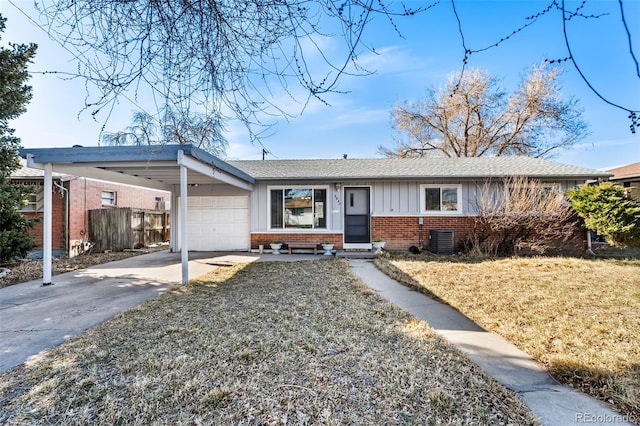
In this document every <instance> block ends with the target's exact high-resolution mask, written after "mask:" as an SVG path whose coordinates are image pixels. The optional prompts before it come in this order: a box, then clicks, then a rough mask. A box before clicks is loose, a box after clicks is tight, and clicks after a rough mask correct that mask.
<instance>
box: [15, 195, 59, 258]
mask: <svg viewBox="0 0 640 426" xmlns="http://www.w3.org/2000/svg"><path fill="white" fill-rule="evenodd" d="M51 209H52V212H53V217H52V220H51V249H52V250H66V249H67V248H66V247H65V240H64V197H63V195H62V194H61V193H60V191H59V190H57V189H54V190H53V199H52V200H51ZM22 214H23V215H24V216H26V217H28V218H29V219H40V222H38V223H36V225H35V226H34V227H33V228H32V229H31V230H29V235H31V236H32V237H33V238H34V240H35V242H36V247H35V248H36V249H39V250H42V248H43V246H42V239H43V234H44V231H43V227H44V224H43V220H44V213H43V212H28V211H23V212H22Z"/></svg>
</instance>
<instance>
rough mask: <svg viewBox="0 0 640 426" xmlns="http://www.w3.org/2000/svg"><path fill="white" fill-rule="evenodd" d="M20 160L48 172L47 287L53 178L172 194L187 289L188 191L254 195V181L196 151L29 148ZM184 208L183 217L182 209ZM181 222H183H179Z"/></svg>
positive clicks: (174, 243)
mask: <svg viewBox="0 0 640 426" xmlns="http://www.w3.org/2000/svg"><path fill="white" fill-rule="evenodd" d="M20 155H21V156H22V157H23V158H26V159H27V166H28V167H32V168H35V169H41V170H44V220H43V232H44V235H43V254H44V262H43V281H42V283H43V285H49V284H52V281H51V270H52V268H51V262H52V244H51V243H52V215H53V212H52V198H53V195H52V194H53V191H52V189H53V186H52V185H53V179H52V174H53V172H54V171H55V172H60V173H65V174H69V175H73V176H80V177H87V178H92V179H99V180H104V181H110V182H116V183H122V184H127V185H135V186H141V187H145V188H152V189H158V190H163V191H169V192H171V198H172V202H171V228H172V229H177V230H178V232H177V234H178V235H179V239H178V236H177V235H176V233H174V232H172V236H171V243H170V248H171V250H172V251H176V248H177V247H179V248H180V251H181V255H182V256H181V260H182V284H187V283H188V281H189V269H188V262H189V247H188V229H187V228H188V222H187V217H188V209H187V206H188V202H187V201H188V193H189V187H192V188H195V187H200V188H202V187H210V188H211V190H212V191H213V190H214V189H215V185H218V186H220V184H226V185H229V186H231V187H234V188H238V189H242V190H245V191H252V190H253V186H254V184H255V179H254V178H253V177H251V176H249V175H248V174H246V173H244V172H242V171H241V170H239V169H237V168H235V167H233V166H231V165H230V164H228V163H226V162H224V161H222V160H220V159H219V158H217V157H215V156H213V155H211V154H209V153H207V152H205V151H203V150H201V149H198V148H196V147H194V146H192V145H149V146H123V147H119V146H107V147H104V146H98V147H81V146H74V147H72V148H24V149H22V150H20ZM178 197H179V199H180V202H179V206H180V209H179V213H180V214H179V215H178V214H177V213H178V210H177V204H178V203H176V202H175V201H176V200H177V199H178ZM177 216H179V220H177V219H176V217H177Z"/></svg>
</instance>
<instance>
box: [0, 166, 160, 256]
mask: <svg viewBox="0 0 640 426" xmlns="http://www.w3.org/2000/svg"><path fill="white" fill-rule="evenodd" d="M11 182H12V183H16V184H22V185H28V186H32V187H34V192H33V194H31V195H30V196H29V198H28V199H27V200H25V201H26V202H25V204H23V205H22V206H21V208H20V211H21V212H22V214H23V215H25V216H27V217H30V218H40V219H41V218H43V217H44V171H43V170H39V169H35V168H31V167H27V165H26V161H23V162H22V167H21V168H20V169H18V170H16V171H15V172H13V173H12V174H11ZM170 198H171V193H170V192H168V191H158V190H155V189H148V188H144V187H140V186H132V185H126V184H120V183H114V182H108V181H103V180H97V179H90V178H87V177H82V176H73V175H68V174H64V173H53V174H52V213H53V215H52V239H51V246H52V250H54V251H56V252H57V253H60V254H64V253H66V254H68V255H69V256H70V257H73V256H75V255H77V254H79V253H81V252H82V251H83V244H85V243H86V242H87V241H89V235H88V234H89V212H90V211H91V210H97V209H111V208H119V207H131V208H135V209H141V210H165V209H169V208H170V206H169V201H170ZM42 227H43V222H42V221H40V222H39V223H37V224H36V226H35V227H34V228H33V230H32V232H31V234H32V235H33V237H34V238H35V240H36V244H37V246H36V249H42V245H43V229H42Z"/></svg>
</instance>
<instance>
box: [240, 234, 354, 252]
mask: <svg viewBox="0 0 640 426" xmlns="http://www.w3.org/2000/svg"><path fill="white" fill-rule="evenodd" d="M273 240H280V241H281V242H282V243H285V242H287V241H291V242H293V241H296V242H298V241H300V242H317V243H323V242H325V241H331V242H332V243H333V248H334V249H335V250H341V249H342V234H325V233H322V234H307V233H304V234H293V233H286V232H283V233H281V234H280V233H279V234H275V233H269V234H264V233H262V234H261V233H255V234H251V248H252V249H256V250H257V249H258V246H260V245H263V246H264V247H265V248H269V244H270V243H271V241H273Z"/></svg>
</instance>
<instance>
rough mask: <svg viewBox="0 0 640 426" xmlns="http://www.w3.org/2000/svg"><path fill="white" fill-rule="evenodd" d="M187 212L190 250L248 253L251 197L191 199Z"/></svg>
mask: <svg viewBox="0 0 640 426" xmlns="http://www.w3.org/2000/svg"><path fill="white" fill-rule="evenodd" d="M187 210H188V213H187V221H188V226H187V227H188V233H187V238H188V244H189V250H193V251H236V250H243V251H246V250H249V246H250V241H251V237H250V235H249V197H247V196H234V197H189V198H188V199H187Z"/></svg>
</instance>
